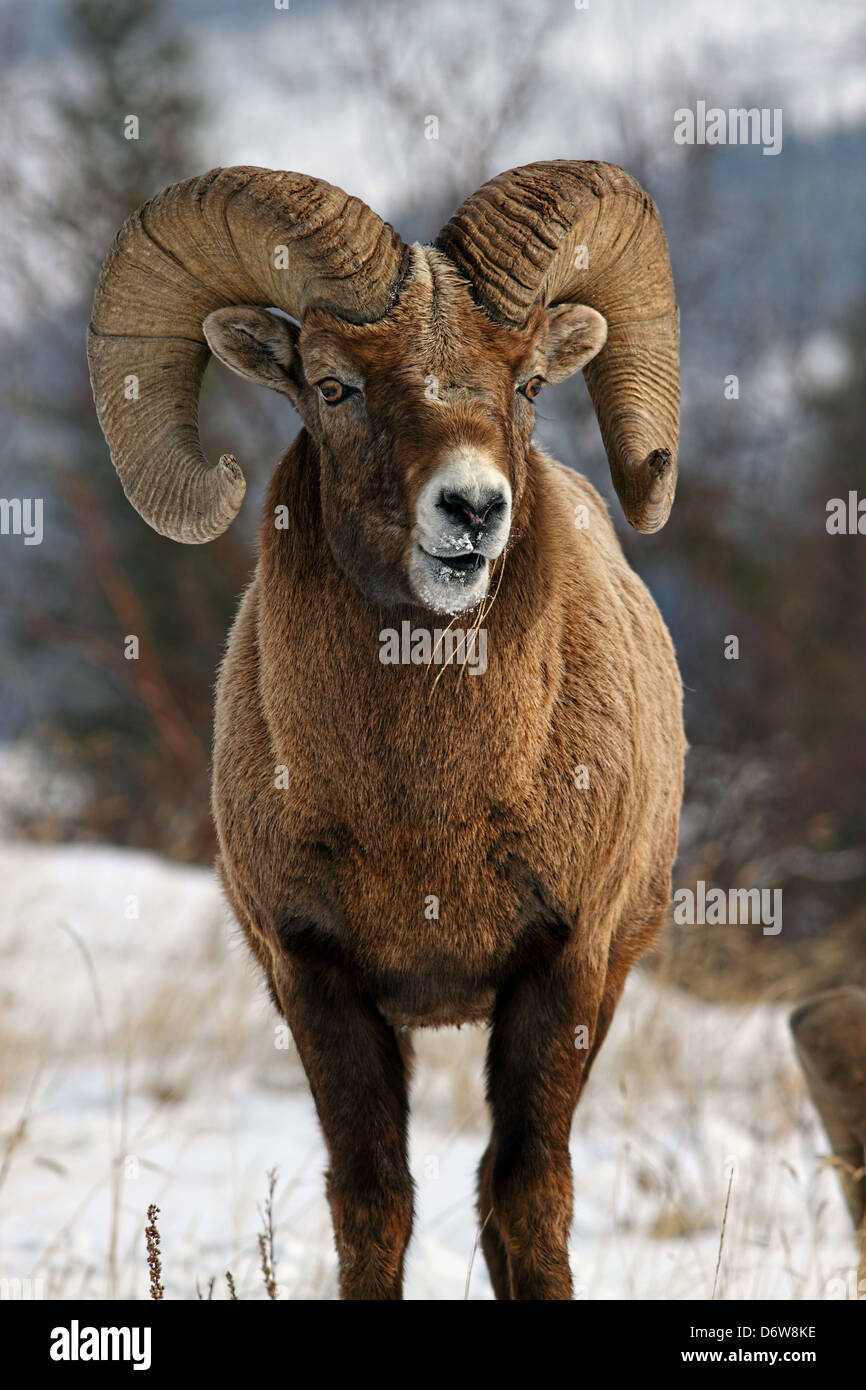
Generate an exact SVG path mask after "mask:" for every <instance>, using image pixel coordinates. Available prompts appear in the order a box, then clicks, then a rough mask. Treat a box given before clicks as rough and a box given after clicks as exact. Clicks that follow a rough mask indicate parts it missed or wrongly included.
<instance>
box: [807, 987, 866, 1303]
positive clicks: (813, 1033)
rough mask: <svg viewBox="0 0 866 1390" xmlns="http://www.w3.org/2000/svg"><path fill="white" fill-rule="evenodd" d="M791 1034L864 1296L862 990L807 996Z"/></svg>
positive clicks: (865, 1017) (865, 1059)
mask: <svg viewBox="0 0 866 1390" xmlns="http://www.w3.org/2000/svg"><path fill="white" fill-rule="evenodd" d="M791 1032H792V1033H793V1035H794V1047H795V1049H796V1052H797V1058H798V1060H799V1062H800V1066H801V1067H802V1070H803V1075H804V1077H805V1079H806V1084H807V1086H808V1088H809V1095H810V1096H811V1098H812V1101H813V1102H814V1105H815V1109H816V1110H817V1111H818V1114H819V1115H820V1116H821V1120H822V1122H823V1124H824V1128H825V1130H826V1131H827V1138H828V1139H829V1140H830V1144H831V1146H832V1149H833V1155H834V1157H835V1160H836V1168H837V1172H838V1174H839V1181H840V1182H841V1185H842V1191H843V1193H844V1195H845V1200H846V1202H847V1204H848V1210H849V1211H850V1213H851V1220H852V1221H853V1223H854V1229H855V1231H856V1232H857V1241H858V1248H859V1261H860V1265H859V1270H858V1275H857V1279H858V1290H859V1296H861V1297H862V1296H863V1295H864V1294H866V990H862V989H858V988H857V986H856V985H841V986H839V987H838V988H837V989H827V990H823V991H822V992H821V993H820V994H813V995H811V996H810V997H809V998H808V999H806V1000H804V1001H803V1003H802V1004H800V1005H799V1006H798V1007H797V1008H796V1009H795V1010H794V1012H793V1013H792V1014H791Z"/></svg>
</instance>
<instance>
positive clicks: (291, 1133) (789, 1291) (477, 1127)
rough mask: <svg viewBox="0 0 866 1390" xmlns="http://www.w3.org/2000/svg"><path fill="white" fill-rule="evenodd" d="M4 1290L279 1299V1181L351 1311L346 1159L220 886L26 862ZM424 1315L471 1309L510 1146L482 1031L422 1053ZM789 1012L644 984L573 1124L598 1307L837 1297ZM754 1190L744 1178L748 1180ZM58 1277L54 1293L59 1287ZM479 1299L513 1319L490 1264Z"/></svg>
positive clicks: (416, 1246) (0, 1049) (293, 1269)
mask: <svg viewBox="0 0 866 1390" xmlns="http://www.w3.org/2000/svg"><path fill="white" fill-rule="evenodd" d="M0 885H2V887H0V904H2V906H0V1001H2V1012H0V1020H2V1021H0V1279H10V1280H28V1279H29V1280H31V1281H34V1282H33V1283H31V1285H29V1286H26V1285H25V1286H23V1287H25V1288H29V1289H30V1290H31V1291H32V1292H33V1293H35V1294H37V1295H41V1296H44V1297H46V1298H58V1297H83V1298H88V1297H103V1296H116V1297H121V1298H129V1297H134V1298H141V1297H146V1296H147V1275H146V1265H145V1250H144V1237H143V1228H144V1225H145V1213H146V1210H147V1207H148V1204H149V1203H151V1202H156V1203H157V1204H158V1205H159V1207H160V1208H161V1215H160V1218H159V1224H160V1230H161V1233H162V1251H163V1275H164V1283H165V1287H166V1297H168V1298H194V1297H195V1296H196V1283H197V1281H198V1284H199V1286H200V1287H201V1288H202V1289H204V1290H206V1289H207V1285H208V1281H209V1279H210V1278H211V1277H214V1276H215V1277H216V1285H215V1288H214V1294H213V1296H214V1297H215V1298H224V1297H226V1296H227V1295H226V1285H225V1280H224V1272H225V1270H226V1269H230V1270H231V1271H232V1273H233V1275H234V1278H235V1282H236V1284H237V1288H238V1293H239V1296H240V1297H241V1298H263V1297H265V1296H266V1295H265V1292H264V1288H263V1285H262V1279H261V1274H260V1272H259V1255H258V1246H257V1233H258V1231H259V1229H260V1226H261V1221H260V1215H259V1210H258V1209H259V1207H260V1206H261V1204H262V1202H263V1200H264V1198H265V1196H266V1192H267V1173H268V1170H270V1169H274V1168H276V1169H278V1170H279V1176H278V1179H277V1186H276V1201H275V1207H276V1225H277V1232H276V1257H277V1280H278V1285H279V1294H280V1296H281V1297H284V1298H304V1299H319V1298H325V1299H327V1298H333V1297H335V1296H336V1274H335V1259H334V1255H333V1251H332V1244H331V1237H330V1228H329V1222H328V1212H327V1207H326V1203H325V1198H324V1192H323V1183H322V1176H321V1175H322V1170H323V1167H324V1163H325V1159H324V1150H323V1145H322V1142H321V1139H320V1136H319V1133H318V1130H317V1126H316V1121H315V1115H314V1111H313V1106H312V1102H311V1099H310V1097H309V1093H308V1091H307V1087H306V1083H305V1080H304V1077H303V1074H302V1072H301V1069H300V1066H299V1063H298V1060H297V1057H296V1056H295V1054H294V1052H293V1050H291V1047H289V1049H288V1050H286V1048H285V1047H280V1046H278V1044H279V1043H280V1042H282V1041H283V1039H282V1038H281V1036H280V1032H279V1029H278V1023H279V1021H278V1019H277V1018H276V1016H275V1015H274V1014H273V1012H272V1010H271V1007H270V1004H269V1002H268V1000H267V997H266V994H265V992H264V990H263V987H262V986H261V984H260V982H259V980H258V979H257V977H256V975H255V973H254V971H253V969H252V967H251V965H250V963H249V961H248V959H247V955H246V949H245V947H243V946H242V944H241V942H240V941H239V940H238V937H237V933H236V932H235V930H234V929H233V928H232V925H231V923H230V921H229V917H228V913H227V911H226V909H225V907H224V905H223V902H222V899H221V897H220V894H219V891H218V888H217V886H216V883H215V880H214V877H213V875H212V874H211V873H209V872H207V871H205V870H201V869H192V868H184V867H179V866H176V865H171V864H167V863H164V862H162V861H160V860H158V859H156V858H154V857H152V856H149V855H144V854H139V853H131V852H127V851H123V850H117V849H107V848H90V847H64V848H50V849H49V848H39V847H34V846H23V845H6V846H2V847H0ZM417 1052H418V1066H417V1072H416V1079H415V1089H414V1105H413V1116H414V1119H413V1128H412V1169H413V1173H414V1175H415V1179H416V1182H417V1189H418V1197H417V1219H416V1226H415V1236H414V1239H413V1243H412V1247H411V1251H410V1256H409V1260H408V1275H407V1297H409V1298H413V1299H460V1298H463V1297H464V1290H465V1285H466V1279H467V1272H468V1270H469V1266H470V1260H471V1256H472V1250H473V1245H474V1242H475V1235H476V1226H475V1220H474V1213H473V1191H474V1170H475V1165H476V1163H477V1161H478V1158H479V1156H480V1154H481V1151H482V1149H483V1147H484V1143H485V1111H484V1101H483V1093H482V1084H481V1074H482V1060H483V1053H484V1034H483V1031H481V1030H473V1029H468V1028H467V1029H463V1030H459V1031H458V1030H445V1031H443V1032H440V1033H427V1034H422V1035H420V1037H419V1038H418V1046H417ZM826 1149H827V1144H826V1140H825V1139H824V1136H823V1134H822V1132H821V1131H820V1129H819V1127H818V1125H817V1124H816V1122H815V1119H814V1117H813V1114H812V1111H811V1109H810V1106H809V1103H808V1101H807V1099H806V1096H805V1092H804V1087H803V1084H802V1082H801V1080H800V1077H799V1074H798V1072H797V1068H796V1065H795V1062H794V1058H793V1054H792V1050H791V1046H790V1042H789V1038H788V1033H787V1024H786V1017H785V1013H784V1011H782V1010H779V1009H776V1008H773V1007H769V1006H767V1007H761V1008H748V1009H732V1008H725V1009H721V1008H717V1007H713V1006H710V1005H707V1004H703V1003H700V1002H698V1001H695V1000H692V999H690V998H687V997H684V996H683V995H681V994H679V993H677V992H675V991H673V990H672V989H667V988H664V987H660V986H658V985H656V984H654V983H652V982H651V981H649V980H648V979H647V978H646V977H642V976H640V975H638V974H636V975H633V977H632V980H631V981H630V984H629V987H628V989H627V991H626V994H625V997H624V1000H623V1003H622V1004H621V1006H620V1009H619V1012H618V1015H617V1017H616V1020H615V1022H614V1025H613V1028H612V1030H611V1034H610V1037H609V1039H608V1041H607V1043H606V1046H605V1049H604V1051H603V1052H602V1054H601V1058H600V1060H599V1063H598V1066H597V1069H596V1071H595V1073H594V1075H593V1078H592V1081H591V1083H590V1085H589V1086H588V1088H587V1092H586V1095H585V1097H584V1100H583V1102H582V1104H581V1107H580V1111H579V1113H578V1118H577V1120H576V1122H575V1127H574V1131H573V1141H572V1152H573V1157H574V1170H575V1191H576V1205H575V1220H574V1226H573V1229H572V1240H571V1249H572V1263H573V1269H574V1276H575V1283H576V1286H577V1291H578V1296H579V1297H582V1298H592V1299H594V1298H647V1299H707V1298H710V1297H711V1295H712V1292H713V1284H714V1279H715V1276H716V1265H717V1261H718V1260H719V1248H720V1233H721V1227H722V1216H723V1212H724V1208H725V1201H726V1196H727V1194H728V1190H729V1186H730V1201H729V1210H728V1216H727V1223H726V1228H725V1233H724V1242H723V1247H722V1253H721V1262H720V1268H719V1273H718V1286H717V1292H716V1296H717V1297H719V1298H745V1299H753V1298H763V1297H769V1298H777V1299H800V1298H815V1297H818V1298H827V1297H840V1296H844V1291H845V1290H846V1289H848V1288H850V1286H851V1282H852V1280H853V1265H854V1243H853V1239H852V1234H851V1230H850V1227H849V1224H848V1219H847V1215H846V1213H845V1210H844V1207H843V1204H842V1200H841V1197H840V1195H839V1193H838V1191H837V1188H836V1183H835V1178H834V1176H833V1174H832V1173H831V1172H830V1171H829V1170H828V1169H827V1167H826V1166H825V1165H823V1164H822V1161H821V1155H823V1154H824V1153H825V1152H826ZM732 1173H733V1178H732V1179H731V1174H732ZM38 1281H41V1283H40V1282H38ZM469 1296H470V1297H471V1298H489V1297H491V1293H490V1287H489V1284H488V1281H487V1277H486V1271H485V1269H484V1265H483V1260H482V1259H481V1257H480V1255H479V1257H478V1258H477V1259H476V1260H475V1262H474V1266H473V1268H472V1277H471V1286H470V1294H469Z"/></svg>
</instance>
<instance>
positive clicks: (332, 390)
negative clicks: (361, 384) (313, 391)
mask: <svg viewBox="0 0 866 1390" xmlns="http://www.w3.org/2000/svg"><path fill="white" fill-rule="evenodd" d="M316 385H317V386H318V388H319V394H320V396H321V397H322V400H323V401H324V402H325V404H326V405H339V404H340V402H341V401H345V400H348V398H349V396H355V395H357V393H358V388H357V387H356V386H346V385H344V383H343V382H342V381H338V380H337V378H336V377H335V376H326V377H325V379H324V381H319V382H317V383H316Z"/></svg>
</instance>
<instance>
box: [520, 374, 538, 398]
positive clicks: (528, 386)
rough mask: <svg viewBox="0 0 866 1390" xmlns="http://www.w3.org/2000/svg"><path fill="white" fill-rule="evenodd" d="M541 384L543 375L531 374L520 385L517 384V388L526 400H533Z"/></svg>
mask: <svg viewBox="0 0 866 1390" xmlns="http://www.w3.org/2000/svg"><path fill="white" fill-rule="evenodd" d="M543 385H544V377H543V376H531V377H530V378H529V380H528V381H525V382H524V383H523V385H522V386H518V388H517V389H518V391H519V392H520V393H521V395H523V396H525V397H526V399H527V400H528V401H534V400H535V397H536V396H537V395H538V393H539V391H540V390H541V388H542V387H543Z"/></svg>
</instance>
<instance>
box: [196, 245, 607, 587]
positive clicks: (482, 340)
mask: <svg viewBox="0 0 866 1390" xmlns="http://www.w3.org/2000/svg"><path fill="white" fill-rule="evenodd" d="M411 254H412V261H411V265H410V269H409V273H408V275H407V278H406V281H405V282H404V284H403V287H402V289H401V292H400V295H399V298H398V301H397V303H396V304H395V306H394V308H393V309H392V310H391V312H390V313H389V314H388V315H387V316H386V317H385V318H384V319H380V320H379V321H378V322H376V323H373V324H364V325H355V324H350V323H347V322H346V321H345V320H343V319H340V318H337V317H335V316H334V315H332V314H330V313H329V312H327V311H326V310H324V309H316V310H313V311H312V312H310V313H308V315H307V316H306V318H305V320H304V323H303V326H302V327H301V329H300V330H297V329H295V328H294V327H293V326H292V325H290V324H289V323H288V322H287V321H285V320H282V319H277V318H275V317H274V316H272V315H269V314H266V313H265V312H264V311H262V310H258V309H224V310H218V311H217V313H215V314H212V315H211V316H210V318H209V319H208V320H206V324H205V328H206V332H207V337H208V341H209V343H210V345H211V347H212V348H213V350H214V352H215V353H216V354H217V356H219V357H221V358H222V359H223V361H225V362H226V363H227V364H228V365H229V366H232V367H234V369H235V370H242V371H243V373H244V374H245V375H248V376H256V377H258V379H260V380H264V381H265V384H267V385H271V386H273V387H275V388H276V389H278V390H282V391H283V392H284V393H285V394H286V395H288V396H289V397H290V398H291V399H292V401H293V403H294V404H295V405H296V408H297V409H298V410H299V412H300V414H301V416H302V418H303V420H304V423H305V425H306V427H307V429H308V431H309V433H310V434H311V435H312V436H313V438H314V439H315V440H316V443H317V445H318V454H319V461H320V463H319V469H320V496H321V506H322V515H323V520H324V525H325V530H326V533H327V536H328V541H329V544H330V546H331V550H332V552H333V554H334V557H335V559H336V560H337V562H338V564H340V565H341V567H342V568H343V569H344V571H345V572H346V573H347V574H348V575H349V576H350V578H351V579H352V580H353V581H354V583H355V584H356V585H357V587H358V588H359V589H360V590H361V591H362V593H364V594H365V595H366V596H367V597H368V598H370V599H371V600H372V601H373V602H376V603H384V604H390V603H399V602H412V603H417V604H420V605H422V606H423V607H425V608H428V609H432V610H433V611H435V612H437V613H448V614H455V613H460V612H464V611H466V610H469V609H473V608H475V607H477V605H478V604H479V603H480V602H481V600H482V598H483V597H484V594H485V593H486V591H487V589H488V586H489V584H490V579H491V572H492V569H493V567H494V566H495V564H496V561H497V560H498V559H499V557H500V556H501V555H502V554H503V552H504V551H505V549H506V547H507V546H508V543H509V537H510V536H511V535H512V530H513V527H514V523H515V521H516V520H517V519H518V518H519V516H520V513H521V509H522V507H523V504H524V500H525V497H526V494H527V481H528V476H527V475H528V468H529V458H530V440H531V435H532V429H533V424H534V416H535V412H534V408H533V404H532V402H533V399H534V398H535V396H537V395H538V393H539V392H540V390H541V389H542V388H543V387H544V386H545V385H548V384H552V383H553V382H555V381H560V380H562V379H563V378H564V377H566V376H568V375H570V374H571V373H572V372H574V371H576V370H578V368H580V367H582V366H584V365H585V363H586V362H588V361H589V360H590V358H591V357H593V356H595V354H596V353H597V352H598V351H599V350H600V348H601V347H602V346H603V344H604V341H605V337H606V333H607V328H606V324H605V322H604V319H603V318H601V316H600V315H599V314H597V313H595V312H594V311H593V310H592V309H588V308H586V307H584V306H583V305H567V306H562V307H561V308H558V309H553V310H549V311H545V310H544V309H543V308H540V307H539V308H537V309H535V310H534V312H533V313H532V315H531V317H530V319H529V321H528V322H527V324H526V326H525V328H523V329H520V330H515V329H511V328H506V327H503V326H500V325H498V324H496V323H494V322H492V320H491V319H490V318H489V317H488V316H487V315H486V314H485V313H484V311H483V310H482V309H481V308H479V307H478V305H477V304H475V303H474V301H473V299H472V296H471V293H470V290H469V287H468V286H467V285H466V283H465V281H463V280H462V279H461V278H460V276H459V275H458V274H457V272H456V270H455V269H454V268H453V266H452V265H451V263H450V262H449V261H448V260H447V259H446V258H445V257H444V256H443V255H441V254H440V253H438V252H436V251H434V250H431V249H430V248H421V247H413V248H412V253H411ZM254 359H255V360H256V361H257V362H258V369H257V370H253V360H254ZM259 359H262V360H261V361H259Z"/></svg>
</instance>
